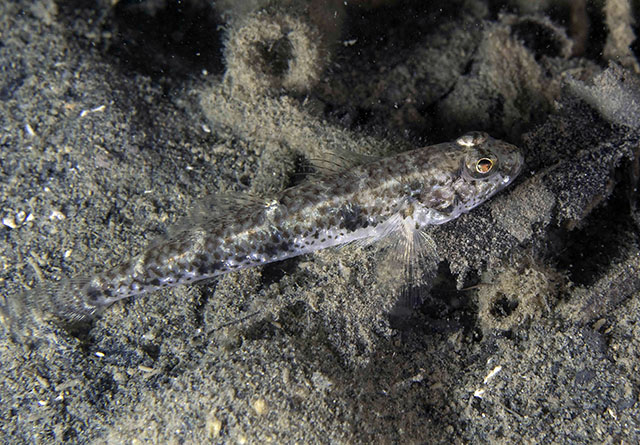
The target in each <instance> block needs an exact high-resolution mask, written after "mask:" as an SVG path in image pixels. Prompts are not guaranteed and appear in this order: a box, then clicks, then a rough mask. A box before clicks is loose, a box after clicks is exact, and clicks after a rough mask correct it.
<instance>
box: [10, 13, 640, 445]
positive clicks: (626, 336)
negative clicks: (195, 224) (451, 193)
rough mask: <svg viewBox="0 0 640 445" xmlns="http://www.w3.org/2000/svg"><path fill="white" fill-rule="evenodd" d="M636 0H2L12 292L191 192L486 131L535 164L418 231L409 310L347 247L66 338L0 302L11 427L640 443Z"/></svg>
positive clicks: (153, 438)
mask: <svg viewBox="0 0 640 445" xmlns="http://www.w3.org/2000/svg"><path fill="white" fill-rule="evenodd" d="M631 3H632V2H630V1H625V0H607V1H605V0H600V1H587V2H583V1H551V0H549V1H537V2H528V1H527V2H525V1H522V2H518V1H515V0H514V1H511V2H500V1H481V0H469V1H434V2H421V1H413V2H411V1H406V2H405V1H400V0H398V1H383V0H380V1H375V0H371V1H349V2H343V1H312V0H309V1H298V2H286V1H284V2H269V3H268V4H267V2H260V1H258V0H256V1H253V2H217V3H216V4H213V2H209V1H205V0H199V1H196V0H194V1H182V2H173V1H168V0H166V1H165V0H153V1H126V0H120V1H111V0H104V1H97V2H92V5H91V6H88V5H87V2H83V1H77V0H72V1H62V0H60V1H54V0H41V1H13V0H6V1H3V2H0V125H1V132H0V149H1V156H0V175H1V176H0V202H1V205H2V209H0V210H1V215H0V217H1V218H2V224H1V225H0V236H1V243H2V244H1V246H2V247H1V256H0V266H1V267H0V270H1V272H0V288H1V289H2V299H3V305H4V306H7V307H9V306H11V305H10V304H9V303H10V302H15V301H27V302H29V301H31V300H30V299H32V296H33V293H30V292H29V291H28V289H31V288H34V287H37V286H38V284H39V283H41V282H54V281H56V280H59V279H63V278H64V277H71V276H82V275H85V274H90V273H91V271H93V270H101V269H104V268H106V267H109V266H114V265H117V264H118V262H119V261H121V260H123V259H125V258H127V257H128V256H130V255H133V254H135V253H136V252H139V251H141V250H142V249H144V248H145V246H146V245H148V244H149V243H150V242H151V241H152V240H154V239H163V237H166V236H167V235H166V234H167V232H168V231H170V228H171V227H172V226H174V225H176V224H182V226H183V227H184V226H185V225H188V224H189V221H190V220H189V216H188V215H189V212H190V211H189V209H191V208H194V207H195V208H200V209H201V210H200V212H202V211H203V210H202V209H204V211H207V210H206V209H207V205H208V204H207V203H210V202H211V200H209V201H207V199H206V198H205V197H206V196H207V195H211V194H215V193H220V192H234V193H236V192H237V193H253V194H257V195H261V196H268V195H269V194H270V193H274V192H276V191H277V190H281V189H283V188H284V187H288V186H291V185H294V184H296V183H298V182H299V181H301V180H313V175H311V176H310V177H308V178H306V179H305V175H306V174H307V172H308V168H307V167H306V166H307V164H308V163H309V161H310V160H317V159H329V160H330V162H334V161H336V162H337V161H339V160H344V159H346V158H348V156H347V155H346V154H345V153H346V150H349V151H355V152H360V153H376V154H383V153H393V152H399V151H403V150H406V149H408V148H411V147H418V146H423V145H429V144H432V143H438V142H442V141H449V140H452V139H454V138H455V137H457V136H458V135H460V134H462V133H464V132H465V131H467V130H482V131H487V132H489V133H491V134H492V135H493V136H495V137H499V138H502V139H505V140H507V141H509V142H511V143H513V144H516V145H518V146H519V147H521V148H522V151H523V153H524V155H525V158H526V162H527V165H526V168H525V170H524V172H523V173H522V175H521V177H520V178H519V179H518V180H517V181H516V182H515V183H514V184H513V185H512V186H511V187H510V188H509V189H507V190H505V191H504V192H503V193H501V194H500V195H499V196H497V197H495V198H494V199H492V200H491V201H490V202H487V203H485V204H484V205H483V206H481V207H479V208H478V209H476V210H474V211H473V212H471V213H469V214H467V215H464V216H462V217H461V218H459V219H457V220H456V221H453V222H451V223H449V224H445V225H443V226H441V227H437V228H434V229H433V230H432V231H430V234H431V236H432V237H433V239H434V240H435V241H436V243H437V246H438V252H439V254H440V256H441V260H442V262H441V264H440V267H439V269H438V274H437V276H436V278H435V279H434V280H433V283H432V284H433V286H432V287H431V289H429V287H428V286H424V287H423V288H422V289H421V290H420V293H421V294H422V295H423V297H424V302H423V304H422V305H421V306H420V307H418V308H416V309H415V310H413V311H407V310H400V309H398V308H397V306H395V301H394V298H393V296H392V295H390V294H389V293H388V292H386V291H385V289H387V288H386V287H384V286H380V285H379V284H380V279H379V274H380V268H379V264H380V261H381V258H380V255H379V254H378V252H377V251H376V249H375V247H370V248H362V247H358V246H348V247H345V248H342V249H337V250H330V251H324V252H320V253H317V254H313V255H306V256H303V257H300V258H295V259H291V260H288V261H285V262H282V263H277V264H274V265H270V266H267V267H264V268H256V269H251V270H246V271H243V272H239V273H235V274H228V275H226V276H224V277H223V278H220V279H218V280H212V281H210V282H207V283H203V284H199V285H193V286H185V287H179V288H175V289H171V290H165V291H161V292H154V293H151V294H149V295H146V296H141V297H139V298H134V299H131V300H128V301H123V302H120V303H118V304H116V305H114V306H113V307H111V308H109V309H108V310H106V311H105V312H104V314H103V315H102V316H100V317H98V318H97V319H96V320H94V321H93V322H92V323H91V324H90V325H88V326H83V327H79V328H77V327H76V328H74V329H69V328H68V326H67V327H65V326H62V325H61V324H60V323H59V320H56V319H55V317H51V316H48V315H50V314H47V302H45V304H44V305H43V306H41V307H40V308H37V307H36V308H34V307H31V306H29V304H28V303H27V304H26V305H25V306H23V308H26V310H25V311H23V312H12V311H5V316H4V319H3V321H4V324H3V326H4V328H3V329H2V331H0V332H1V333H0V442H2V443H52V442H55V443H57V442H66V443H175V444H182V443H184V444H188V443H269V442H271V443H427V444H430V443H613V444H618V443H637V442H638V441H640V420H639V419H640V360H639V357H638V355H639V354H640V294H639V293H638V290H639V289H640V249H639V239H638V227H639V222H640V217H639V215H638V206H637V205H638V199H637V181H638V177H639V176H640V169H639V167H638V161H637V156H638V151H639V147H640V133H639V132H638V122H640V112H639V111H640V81H639V79H638V72H639V71H640V70H639V65H638V62H637V58H636V52H637V51H638V50H639V47H638V46H637V43H636V38H635V32H636V28H635V25H634V23H639V19H640V12H639V11H638V10H635V12H634V8H633V5H635V6H636V7H637V4H636V3H634V4H633V5H632V4H631ZM345 5H346V6H345ZM336 151H337V152H339V153H342V155H339V156H336V155H335V152H336ZM332 152H333V153H334V154H333V155H332V154H331V153H332ZM332 156H333V158H332ZM307 176H309V175H307ZM309 178H310V179H309ZM211 211H215V210H211ZM180 221H182V222H180ZM32 309H43V310H44V312H41V311H39V310H33V311H32ZM7 314H9V315H7ZM16 314H17V315H16ZM390 314H391V315H390Z"/></svg>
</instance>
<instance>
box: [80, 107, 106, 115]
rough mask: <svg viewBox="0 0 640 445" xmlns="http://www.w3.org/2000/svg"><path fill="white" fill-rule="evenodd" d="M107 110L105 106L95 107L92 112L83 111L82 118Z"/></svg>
mask: <svg viewBox="0 0 640 445" xmlns="http://www.w3.org/2000/svg"><path fill="white" fill-rule="evenodd" d="M105 108H107V107H106V106H105V105H100V106H99V107H95V108H92V109H90V110H82V111H81V112H80V117H85V116H86V115H87V114H90V113H97V112H98V111H104V109H105Z"/></svg>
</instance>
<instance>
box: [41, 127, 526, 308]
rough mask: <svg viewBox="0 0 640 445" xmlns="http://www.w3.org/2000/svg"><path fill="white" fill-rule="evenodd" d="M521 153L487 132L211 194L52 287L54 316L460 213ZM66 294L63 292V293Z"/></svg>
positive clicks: (517, 163)
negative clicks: (168, 231) (275, 190)
mask: <svg viewBox="0 0 640 445" xmlns="http://www.w3.org/2000/svg"><path fill="white" fill-rule="evenodd" d="M521 166H522V156H521V154H520V152H519V151H518V149H517V148H516V147H514V146H512V145H510V144H507V143H505V142H502V141H499V140H496V139H493V138H491V137H490V136H488V135H487V134H485V133H469V134H467V135H464V136H462V137H460V138H458V139H457V140H456V141H454V142H450V143H444V144H439V145H434V146H430V147H424V148H419V149H417V150H413V151H409V152H405V153H402V154H398V155H396V156H391V157H388V158H384V159H379V160H373V161H370V162H368V163H366V164H364V165H360V166H358V167H355V168H353V169H350V170H347V171H344V172H336V173H331V174H326V175H325V176H323V177H321V178H317V179H314V180H313V181H310V182H308V183H305V184H302V185H300V186H297V187H293V188H290V189H287V190H284V191H283V192H281V193H280V194H279V195H277V196H276V197H274V198H273V199H269V200H261V199H258V198H254V197H245V198H242V199H240V198H237V197H234V198H231V197H227V196H223V197H218V198H214V199H213V202H212V207H213V208H212V209H210V211H209V212H210V213H209V214H207V212H206V211H201V212H200V213H201V214H199V215H197V217H195V218H194V222H193V224H192V225H191V226H188V227H186V228H184V229H182V230H181V231H179V232H178V233H175V234H174V235H172V236H171V237H170V238H169V239H167V240H166V241H164V242H160V243H156V244H155V245H152V246H151V247H150V248H149V249H147V250H146V251H145V252H143V253H142V254H140V255H138V256H136V257H134V258H132V259H130V260H129V261H127V262H125V263H122V264H121V265H120V266H118V267H115V268H113V269H111V270H108V271H105V272H102V273H99V274H97V275H95V276H93V277H90V278H88V279H86V280H75V281H69V282H67V283H65V284H63V285H62V286H60V287H59V288H57V289H56V290H55V291H54V292H56V293H57V294H58V298H59V299H60V305H59V307H58V313H59V315H61V316H63V317H64V318H66V319H68V320H81V319H84V318H87V317H90V316H92V315H93V314H94V313H95V312H97V311H99V310H100V309H102V308H104V307H106V306H108V305H109V304H111V303H113V302H115V301H117V300H120V299H123V298H127V297H130V296H134V295H138V294H142V293H146V292H150V291H154V290H157V289H161V288H164V287H169V286H175V285H179V284H184V283H190V282H194V281H198V280H202V279H205V278H210V277H215V276H217V275H221V274H224V273H227V272H231V271H235V270H239V269H243V268H246V267H250V266H256V265H261V264H266V263H270V262H273V261H279V260H283V259H285V258H290V257H293V256H297V255H302V254H305V253H308V252H313V251H315V250H319V249H324V248H327V247H332V246H337V245H341V244H345V243H349V242H352V241H361V242H365V243H369V242H374V241H377V240H380V239H382V238H384V237H386V236H388V235H390V234H392V233H397V232H398V231H399V230H402V231H404V232H405V233H410V232H411V231H412V230H420V229H421V228H423V227H424V226H426V225H430V224H442V223H445V222H447V221H450V220H452V219H454V218H457V217H458V216H460V215H461V214H462V213H464V212H467V211H469V210H471V209H472V208H474V207H475V206H477V205H479V204H481V203H482V202H484V201H485V200H487V199H488V198H489V197H491V196H492V195H493V194H495V193H496V192H498V191H500V190H501V189H503V188H504V187H506V186H507V185H508V184H509V183H510V182H511V181H513V179H514V178H515V177H516V176H517V175H518V173H519V172H520V169H521ZM63 293H64V294H66V295H62V294H63Z"/></svg>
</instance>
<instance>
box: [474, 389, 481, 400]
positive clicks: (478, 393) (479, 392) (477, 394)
mask: <svg viewBox="0 0 640 445" xmlns="http://www.w3.org/2000/svg"><path fill="white" fill-rule="evenodd" d="M483 395H484V389H476V390H475V391H474V393H473V397H477V398H479V399H481V398H482V396H483Z"/></svg>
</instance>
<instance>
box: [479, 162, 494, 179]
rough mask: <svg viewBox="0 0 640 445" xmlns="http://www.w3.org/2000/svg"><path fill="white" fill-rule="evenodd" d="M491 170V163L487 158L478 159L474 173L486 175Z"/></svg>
mask: <svg viewBox="0 0 640 445" xmlns="http://www.w3.org/2000/svg"><path fill="white" fill-rule="evenodd" d="M492 168H493V161H492V160H491V159H489V158H480V159H478V160H477V161H476V171H477V172H478V173H480V174H481V175H486V174H487V173H489V172H490V171H491V169H492Z"/></svg>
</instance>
